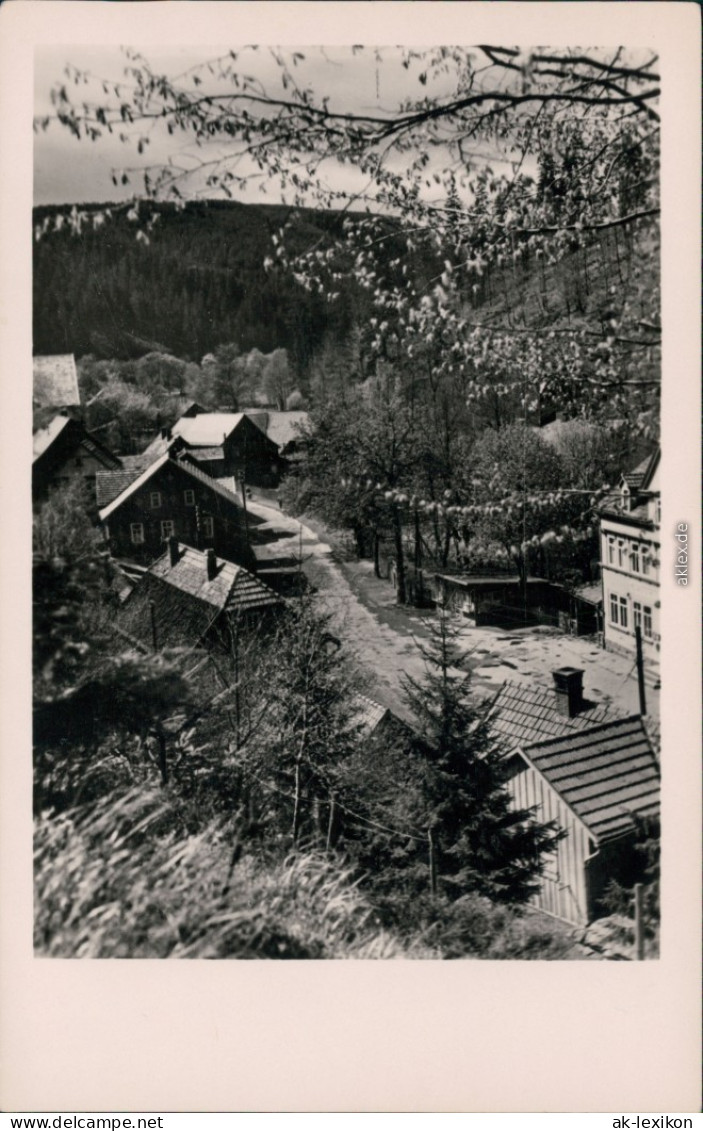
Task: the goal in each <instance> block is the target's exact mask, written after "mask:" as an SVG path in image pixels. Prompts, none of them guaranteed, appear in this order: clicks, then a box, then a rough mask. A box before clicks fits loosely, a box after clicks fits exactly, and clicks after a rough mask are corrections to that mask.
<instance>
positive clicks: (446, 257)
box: [34, 201, 660, 423]
mask: <svg viewBox="0 0 703 1131" xmlns="http://www.w3.org/2000/svg"><path fill="white" fill-rule="evenodd" d="M106 207H107V206H101V207H100V208H99V209H98V208H97V207H91V208H88V209H86V210H85V215H86V217H87V220H86V221H85V222H84V223H83V224H82V225H81V230H80V234H76V233H75V231H74V230H73V229H72V227H71V226H70V225H69V224H68V223H65V224H63V225H62V226H60V227H59V229H58V230H56V217H57V216H58V215H61V214H62V209H61V208H59V207H44V208H38V209H37V210H36V213H35V222H36V225H37V230H38V231H40V232H41V233H42V237H41V239H37V241H36V243H35V256H34V352H35V353H62V352H70V353H74V354H76V356H78V357H81V356H85V355H88V354H90V355H92V356H94V357H96V358H98V359H101V358H102V359H129V358H132V359H134V358H138V357H141V356H144V355H145V354H147V353H149V352H151V351H153V350H158V351H160V352H164V353H167V354H171V355H173V356H175V357H178V358H181V359H183V360H187V361H194V362H199V361H200V360H201V359H202V358H203V356H204V355H206V354H208V353H210V352H211V351H213V350H215V349H216V348H217V347H218V346H221V345H222V344H223V343H236V344H237V346H238V348H239V350H240V351H241V352H242V353H244V352H247V351H250V350H252V349H255V350H259V351H261V352H262V353H271V352H272V351H274V350H277V349H285V350H286V351H287V354H288V359H289V363H290V366H291V369H292V373H293V376H294V378H295V380H296V382H297V383H298V385H302V387H303V388H304V389H305V391H306V392H307V390H308V386H309V385H310V383H311V382H312V384H313V386H316V387H317V391H318V395H320V394H322V395H323V396H325V395H326V394H327V393H328V392H329V385H330V384H332V385H333V386H334V385H336V384H337V385H338V384H339V374H341V371H342V370H343V371H344V384H345V385H346V384H348V383H349V382H350V381H351V383H354V381H355V380H358V379H362V378H363V377H365V376H367V375H368V374H369V373H370V372H373V371H374V369H375V364H376V359H377V357H378V356H379V355H380V356H382V357H383V356H385V357H389V356H391V358H392V351H391V353H390V355H389V351H388V348H387V343H379V342H378V340H376V341H375V342H374V337H375V335H376V331H375V329H374V327H375V325H376V324H375V323H374V322H373V320H372V319H371V314H372V313H373V309H372V308H373V305H374V298H375V296H374V295H373V293H372V291H371V289H370V288H368V287H367V288H366V289H365V288H364V286H363V285H360V279H359V277H358V273H357V271H356V270H355V269H354V265H353V262H351V261H350V260H349V257H348V256H346V255H345V246H346V244H347V234H348V228H349V223H350V221H349V219H348V218H347V219H346V220H345V217H344V215H343V214H342V213H340V212H333V211H324V210H314V209H302V210H301V209H296V210H292V209H289V208H285V207H283V206H280V205H258V204H257V205H245V204H238V203H234V202H223V201H191V202H189V203H188V204H187V205H186V206H185V207H183V208H176V207H174V206H173V205H168V204H161V205H152V206H149V207H148V210H147V208H146V206H143V211H142V213H141V214H140V213H139V211H138V210H137V209H132V210H131V212H130V213H125V210H124V209H122V210H120V209H117V210H115V212H114V213H113V214H111V215H109V216H108V217H107V219H105V210H106ZM66 212H67V210H66V209H64V210H63V213H64V214H65V213H66ZM98 215H99V219H96V217H98ZM147 215H148V216H150V217H152V220H151V221H147V220H146V217H147ZM130 217H131V218H130ZM153 217H156V220H153ZM145 223H146V226H147V229H148V235H147V234H146V232H145V229H144V225H145ZM357 223H359V224H360V223H361V218H360V217H357ZM366 223H367V224H372V225H373V227H374V243H377V244H378V243H380V244H381V245H382V253H381V254H380V255H377V257H376V262H375V265H374V266H375V271H376V277H375V278H379V277H380V276H381V275H384V276H385V279H384V282H386V283H388V282H389V280H391V278H392V276H393V274H394V273H396V274H398V279H397V280H396V290H398V291H399V292H401V293H402V291H403V289H404V287H405V285H406V283H405V281H406V280H410V279H412V283H413V286H414V289H415V291H416V292H418V293H422V292H423V290H426V291H427V292H428V293H429V294H432V291H433V288H434V286H435V284H436V281H437V279H438V278H439V275H440V274H441V270H442V264H443V263H445V262H451V264H452V268H453V285H454V286H455V287H456V292H457V293H456V297H457V299H458V301H459V303H460V304H461V306H462V307H463V313H464V315H465V317H466V320H467V325H468V327H472V326H482V327H489V328H490V329H491V331H492V332H493V333H494V334H497V335H501V334H504V333H508V334H512V335H513V337H514V338H517V339H518V340H519V335H520V334H521V333H522V332H524V331H527V330H529V331H531V332H533V331H535V330H536V331H538V332H539V331H548V332H550V331H553V332H554V334H556V335H559V334H563V333H567V332H569V331H572V330H573V331H576V332H582V333H584V334H585V335H586V338H585V340H586V342H589V341H590V343H591V345H592V347H593V349H594V357H595V359H596V361H601V360H602V357H601V354H603V342H605V343H607V344H606V346H605V349H606V350H612V353H613V360H614V365H615V368H616V369H617V371H618V373H619V376H620V378H621V379H625V380H628V379H634V378H636V379H637V388H638V390H639V394H638V395H637V396H635V397H633V398H632V399H633V401H634V402H635V403H633V406H632V407H633V408H639V410H640V411H642V410H643V409H645V408H651V407H652V393H653V392H656V386H657V385H658V382H659V367H660V348H659V334H660V332H659V327H658V325H654V324H652V323H651V321H649V320H648V314H647V312H648V310H649V309H651V305H652V297H653V296H652V291H653V289H654V290H655V291H656V290H657V289H658V279H659V239H658V230H657V227H656V225H654V224H647V225H638V226H636V227H635V228H634V229H633V228H632V227H631V226H629V227H624V228H623V229H622V230H621V231H620V230H618V229H617V228H614V229H612V230H609V231H607V232H603V233H598V234H596V235H594V236H592V237H591V238H590V240H589V241H588V242H587V243H586V244H583V243H582V245H581V246H579V247H575V248H574V249H573V250H572V251H570V252H569V251H567V252H566V254H564V255H563V257H562V258H561V259H560V260H559V261H558V262H546V261H545V258H544V257H542V256H540V255H539V254H535V253H533V252H532V251H531V249H530V248H529V247H521V248H520V249H519V253H517V254H516V255H515V256H514V257H513V258H512V259H510V260H506V261H505V262H503V263H498V264H494V265H492V266H491V267H489V268H488V269H487V270H486V271H482V270H481V269H480V268H479V270H476V269H475V268H474V267H472V265H471V263H470V262H469V263H466V262H464V261H465V260H466V259H467V256H466V255H465V254H464V252H463V250H462V248H461V247H460V246H455V247H452V248H449V247H441V246H434V247H428V245H427V243H426V242H425V243H424V244H423V245H422V246H420V245H419V244H414V245H412V246H411V247H408V243H407V240H406V238H405V237H404V236H403V235H402V234H401V230H400V227H399V226H397V225H396V223H395V222H394V221H391V220H389V219H383V218H381V217H374V218H372V219H371V220H370V221H369V220H367V221H366ZM379 230H380V231H382V233H383V235H382V237H381V239H380V240H379V239H378V235H377V233H378V231H379ZM284 247H285V252H284V255H283V256H282V260H283V261H279V259H278V258H277V250H280V252H281V253H283V248H284ZM311 255H312V256H314V257H315V259H316V260H317V261H318V262H319V259H320V257H323V258H325V259H326V260H327V262H329V263H330V270H331V272H333V274H334V279H333V281H331V282H330V285H329V286H328V288H327V291H326V293H325V292H323V290H322V288H320V287H313V288H310V287H309V286H308V287H305V286H304V285H302V277H301V275H300V274H299V273H298V272H296V270H295V262H296V257H297V256H303V257H305V256H308V257H310V256H311ZM394 255H395V256H396V258H395V259H394V258H393V257H394ZM399 261H402V263H403V266H404V268H405V271H404V273H398V272H397V265H398V263H399ZM286 267H288V269H286ZM362 282H363V281H362ZM374 282H375V279H374ZM332 288H334V296H333V301H330V293H331V291H332ZM614 319H617V331H614V330H613V329H611V326H612V325H613V324H614V323H613V320H614ZM512 352H513V354H514V353H515V351H514V349H513V351H512ZM603 356H606V355H605V354H603ZM514 362H515V364H514V365H513V368H515V369H520V368H521V361H520V359H519V358H518V357H517V356H515V357H514ZM493 368H496V366H495V364H494V365H493ZM510 368H511V362H510V357H508V358H506V359H504V361H503V363H502V365H498V369H499V370H509V369H510ZM511 377H514V374H511V373H509V372H506V373H502V372H497V373H495V374H492V375H490V376H489V374H488V369H487V368H486V378H487V381H489V382H490V381H492V382H493V383H496V382H497V383H498V384H500V382H501V380H503V379H506V378H507V379H508V380H509V379H510V378H511ZM605 401H606V403H607V401H608V393H607V390H606V391H605ZM562 407H563V406H562ZM511 417H512V412H511V404H510V398H508V399H507V400H506V399H505V398H504V399H503V404H502V410H501V412H500V413H499V414H498V417H497V418H496V421H495V423H500V422H504V421H505V420H509V419H511Z"/></svg>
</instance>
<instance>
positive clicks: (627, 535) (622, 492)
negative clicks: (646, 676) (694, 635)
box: [600, 447, 661, 670]
mask: <svg viewBox="0 0 703 1131" xmlns="http://www.w3.org/2000/svg"><path fill="white" fill-rule="evenodd" d="M660 462H661V449H660V448H658V447H657V448H656V450H655V451H654V452H652V453H651V455H649V456H648V457H647V458H646V459H645V460H643V461H642V462H641V463H640V464H638V465H637V467H635V468H634V469H633V470H632V471H631V472H627V473H625V474H623V475H622V476H621V477H620V481H619V483H618V486H617V488H616V490H614V491H613V492H612V493H611V494H610V495H608V496H607V497H606V498H605V499H604V501H603V503H602V504H601V506H600V542H601V578H602V587H603V631H604V640H605V646H606V648H609V649H612V650H613V651H616V652H626V653H630V654H632V655H634V654H635V650H636V639H635V638H636V629H637V628H639V630H640V637H641V640H642V650H643V655H644V658H645V660H648V661H649V662H650V666H651V665H655V670H656V666H658V662H659V652H660V648H661V627H660V600H659V553H660V543H661V537H660V526H661V490H660V482H659V470H660Z"/></svg>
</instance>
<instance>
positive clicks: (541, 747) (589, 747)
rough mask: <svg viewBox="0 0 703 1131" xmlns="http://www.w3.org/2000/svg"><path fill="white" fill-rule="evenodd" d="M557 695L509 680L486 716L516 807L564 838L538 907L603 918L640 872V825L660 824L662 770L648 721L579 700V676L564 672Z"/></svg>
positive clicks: (576, 919) (570, 916)
mask: <svg viewBox="0 0 703 1131" xmlns="http://www.w3.org/2000/svg"><path fill="white" fill-rule="evenodd" d="M553 676H554V690H553V691H552V692H550V691H548V690H545V689H542V688H537V687H534V686H532V685H529V684H520V683H515V682H511V681H509V682H507V683H505V684H504V685H503V687H502V688H501V690H500V691H499V692H498V695H497V696H496V698H495V700H494V702H493V704H492V705H491V710H490V719H491V723H492V728H493V731H494V734H495V736H496V738H497V739H498V740H499V741H500V743H501V745H502V746H503V748H504V749H505V752H506V766H507V769H508V771H509V775H510V776H509V782H508V788H509V790H510V794H511V797H512V799H513V803H514V805H515V807H516V808H518V809H534V811H535V814H536V816H537V817H538V819H540V820H543V821H554V822H555V824H556V825H557V827H558V828H559V829H561V830H562V832H563V833H564V836H563V838H562V840H561V841H560V842H559V844H558V845H557V848H556V851H555V852H554V853H553V854H552V855H551V856H550V858H549V859H548V861H547V863H546V867H545V871H544V873H543V875H542V877H541V881H540V889H539V891H538V893H537V894H536V895H535V896H534V897H533V901H532V902H533V904H534V906H536V907H538V908H540V909H541V910H542V911H545V912H547V913H548V914H550V915H555V916H557V917H558V918H560V919H564V920H566V921H567V922H569V923H574V924H578V925H582V924H586V923H588V922H590V921H592V920H593V919H594V918H597V917H598V916H599V915H601V914H603V911H604V909H603V905H602V898H603V894H604V892H605V889H606V887H607V885H608V883H609V882H610V881H611V880H617V881H618V882H619V883H621V884H623V885H624V886H631V885H632V883H633V882H635V879H636V878H637V875H638V872H639V871H641V868H642V857H641V854H640V853H639V852H638V851H637V848H636V840H637V825H638V820H639V819H642V820H646V821H649V822H652V823H653V826H654V828H657V823H658V820H659V788H660V771H659V765H658V761H657V757H656V755H655V752H654V748H653V745H652V737H651V734H650V731H649V725H648V722H646V721H645V720H644V719H642V718H641V717H640V716H638V715H633V716H627V717H623V716H622V715H620V714H619V713H618V712H617V711H615V710H613V709H612V708H610V707H606V706H604V705H599V704H594V703H592V702H589V701H588V700H585V699H584V697H583V672H582V671H580V670H578V669H574V668H560V669H558V670H557V671H555V672H554V673H553Z"/></svg>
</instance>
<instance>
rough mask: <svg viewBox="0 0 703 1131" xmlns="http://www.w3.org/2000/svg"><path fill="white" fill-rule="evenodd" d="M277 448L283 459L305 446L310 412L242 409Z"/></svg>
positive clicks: (290, 456) (291, 456)
mask: <svg viewBox="0 0 703 1131" xmlns="http://www.w3.org/2000/svg"><path fill="white" fill-rule="evenodd" d="M242 411H243V412H244V413H245V415H246V416H248V417H249V418H250V420H253V421H254V423H255V424H256V425H257V426H258V427H259V428H260V429H261V430H262V432H264V433H265V434H266V435H267V436H268V438H269V440H271V441H272V442H273V443H274V444H275V445H276V446H277V448H278V452H279V455H280V456H281V458H282V459H284V460H291V459H294V458H295V457H296V456H299V455H300V454H301V453H302V451H303V450H304V448H305V446H306V443H307V441H306V438H305V433H306V432H307V431H308V430H309V428H310V414H309V413H308V412H306V411H305V410H304V409H285V410H281V409H260V408H251V409H250V408H245V409H242Z"/></svg>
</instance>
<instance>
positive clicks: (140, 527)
mask: <svg viewBox="0 0 703 1131" xmlns="http://www.w3.org/2000/svg"><path fill="white" fill-rule="evenodd" d="M129 536H130V538H131V539H132V544H133V545H134V546H141V545H142V543H143V541H144V524H143V523H142V522H133V523H131V524H130V527H129Z"/></svg>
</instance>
